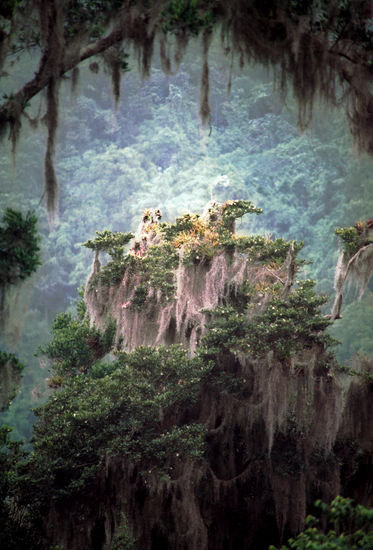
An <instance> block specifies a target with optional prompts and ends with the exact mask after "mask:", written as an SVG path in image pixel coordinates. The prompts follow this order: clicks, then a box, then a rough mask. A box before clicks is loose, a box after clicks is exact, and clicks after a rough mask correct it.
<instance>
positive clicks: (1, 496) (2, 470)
mask: <svg viewBox="0 0 373 550" xmlns="http://www.w3.org/2000/svg"><path fill="white" fill-rule="evenodd" d="M11 431H12V428H10V427H9V426H4V425H3V426H1V427H0V525H1V529H0V547H1V548H3V549H4V550H19V549H20V548H29V549H30V550H36V549H37V548H38V546H37V545H36V542H35V540H33V537H32V530H30V529H28V526H27V525H26V524H25V523H26V522H27V518H26V522H25V521H23V524H22V522H19V521H18V522H17V521H15V518H14V516H13V514H12V511H11V503H10V499H11V497H12V491H13V489H14V486H15V480H16V468H17V464H18V463H20V462H21V461H22V460H23V459H25V457H26V453H25V451H24V450H23V449H22V443H21V442H19V441H18V442H15V441H11V439H10V433H11Z"/></svg>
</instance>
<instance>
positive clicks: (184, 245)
mask: <svg viewBox="0 0 373 550" xmlns="http://www.w3.org/2000/svg"><path fill="white" fill-rule="evenodd" d="M248 213H250V214H252V213H255V214H261V213H262V209H261V208H257V207H255V206H254V205H253V204H252V202H251V201H248V200H242V199H240V200H227V201H225V202H224V204H223V205H222V206H219V205H218V204H216V203H215V204H214V205H212V206H211V207H210V208H209V210H208V216H207V217H206V218H204V217H200V216H199V215H198V214H184V216H182V217H179V218H176V222H175V223H162V224H160V231H161V233H162V235H163V236H164V238H165V239H166V241H168V242H170V244H171V245H172V247H175V248H176V249H182V262H183V263H184V264H185V265H191V264H193V263H200V262H203V261H208V260H211V259H212V258H213V257H214V255H216V254H217V253H219V252H224V251H225V252H233V251H234V250H237V251H238V252H242V253H246V254H248V256H249V258H250V259H252V260H256V261H260V262H267V263H269V262H271V261H274V262H275V261H278V260H282V261H283V260H284V259H285V257H286V255H287V253H288V251H289V249H290V247H291V246H294V247H295V252H296V253H297V252H298V251H299V250H300V249H301V248H302V246H303V245H302V243H299V244H298V243H296V242H295V241H294V242H293V241H292V242H287V241H285V240H284V239H275V240H272V239H270V238H269V237H262V236H260V235H251V236H248V237H243V236H237V235H235V234H234V225H233V224H234V222H235V220H237V219H238V218H241V217H242V216H244V215H245V214H248Z"/></svg>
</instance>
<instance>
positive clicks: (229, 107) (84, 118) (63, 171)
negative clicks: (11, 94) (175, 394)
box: [0, 43, 373, 439]
mask: <svg viewBox="0 0 373 550" xmlns="http://www.w3.org/2000/svg"><path fill="white" fill-rule="evenodd" d="M201 52H202V44H198V43H194V44H191V45H190V46H189V47H188V51H187V54H186V56H185V58H184V61H183V63H182V64H181V66H180V68H179V70H178V71H177V73H176V74H175V75H172V76H165V75H164V74H163V73H162V71H161V69H160V63H159V62H155V63H154V64H153V68H152V70H151V75H150V78H149V79H148V80H146V81H145V82H143V81H142V79H141V75H140V72H139V71H138V70H137V62H136V59H134V58H132V57H130V58H129V65H130V67H131V71H129V72H127V73H125V74H124V76H123V78H122V84H121V100H120V102H119V105H118V108H117V109H115V108H114V100H113V96H112V90H111V82H110V76H109V75H108V74H105V69H104V67H102V66H101V68H100V71H99V73H98V74H94V73H92V72H91V71H90V70H89V67H88V63H87V64H86V65H83V67H82V69H81V71H80V77H79V81H78V83H77V87H76V89H75V90H72V86H71V84H72V83H71V81H70V80H69V79H66V80H65V82H64V83H63V84H62V85H63V94H62V104H61V107H60V126H59V133H58V136H59V139H58V144H57V163H56V164H57V174H58V177H59V183H60V199H59V212H60V214H59V220H58V221H57V222H56V223H55V225H54V226H53V227H52V228H50V227H49V225H48V219H47V215H46V212H45V208H44V205H43V200H42V196H43V185H44V184H43V156H44V151H45V141H46V132H45V129H44V128H43V127H39V128H37V129H31V127H28V125H27V123H26V122H25V123H24V126H23V129H22V133H21V140H20V143H19V145H18V150H17V156H16V163H15V164H14V162H13V159H12V155H11V151H10V149H11V146H10V145H9V147H8V149H7V148H6V147H4V148H3V150H2V152H1V154H0V181H1V188H0V193H1V194H0V202H1V210H4V208H5V207H6V206H9V207H12V208H15V209H17V210H21V211H22V212H24V213H25V212H26V211H27V210H30V209H33V210H35V212H36V214H37V216H38V218H39V231H40V233H41V235H42V241H41V247H42V262H43V265H42V266H41V267H40V268H39V270H38V272H37V273H36V274H35V275H34V276H33V277H32V279H31V281H30V282H27V283H25V284H24V285H23V286H22V288H21V289H20V290H17V289H16V290H15V292H18V295H17V300H18V301H17V303H16V307H15V309H14V316H13V318H12V320H11V322H10V323H9V326H8V330H7V331H6V334H4V335H3V337H2V341H1V342H0V344H1V347H2V348H3V349H6V350H9V351H12V352H15V353H17V355H18V356H19V358H20V360H21V361H22V362H23V363H25V365H26V369H25V371H24V378H23V384H22V387H21V390H20V392H19V394H18V396H17V397H16V398H15V399H14V401H13V403H12V405H11V407H10V408H9V410H8V411H6V412H5V413H2V414H1V415H0V422H2V423H6V424H9V425H11V426H12V427H14V432H13V437H15V438H20V437H22V438H26V439H30V437H31V435H32V423H33V420H34V417H33V413H32V411H31V410H30V407H36V406H37V405H39V404H40V403H41V402H42V401H43V400H45V399H46V396H47V393H48V389H47V386H46V383H45V379H46V378H47V376H48V365H47V364H46V362H45V361H44V360H43V358H42V357H35V355H34V354H35V352H36V351H37V349H38V347H39V346H40V345H43V344H45V343H46V342H47V341H48V339H49V334H50V325H51V323H52V322H53V319H54V317H55V316H56V314H57V313H59V312H61V311H65V310H67V309H69V308H73V307H74V301H75V300H76V299H77V297H78V290H79V289H81V287H82V285H84V283H85V281H86V278H87V276H88V274H89V272H90V266H91V263H92V253H91V252H90V251H88V250H87V249H86V248H83V247H81V246H80V245H81V243H83V242H84V241H86V240H87V239H90V238H93V237H94V233H95V231H96V230H99V231H102V230H103V229H111V230H113V231H123V232H126V231H136V228H137V226H138V224H139V221H140V217H141V214H142V212H143V210H144V209H145V208H148V207H159V208H160V209H161V211H162V214H163V220H165V221H172V220H174V218H175V217H176V216H179V215H181V214H183V213H185V212H187V211H196V212H199V213H201V212H202V210H203V208H204V206H205V204H206V203H207V202H208V201H209V200H211V199H214V200H217V201H219V202H223V201H224V200H227V199H248V200H251V201H252V202H254V204H255V205H256V206H259V207H261V208H262V209H263V214H262V215H261V216H251V217H250V216H246V218H244V219H243V220H242V222H240V223H239V224H238V231H239V232H242V233H255V234H268V235H271V236H273V237H284V238H286V239H296V240H301V241H304V249H303V251H302V253H301V257H302V258H304V259H306V260H309V261H311V262H312V263H309V264H306V265H305V266H304V268H303V273H301V274H300V276H301V277H310V278H313V279H315V280H316V281H317V290H318V291H319V292H321V293H326V294H329V295H330V301H329V306H328V308H329V307H330V306H331V302H332V298H333V276H334V267H335V264H336V261H337V256H338V242H337V239H336V237H335V236H334V229H335V227H337V226H348V225H352V224H354V223H355V222H356V221H358V220H364V219H367V218H371V217H372V211H373V185H372V176H373V159H368V158H365V157H358V156H357V154H356V153H355V152H354V151H353V149H352V140H351V138H350V134H349V130H348V121H347V120H346V116H345V112H344V110H342V109H341V110H338V109H330V108H329V107H328V108H326V107H325V106H324V105H322V104H319V105H316V106H315V110H314V118H313V121H312V124H311V125H310V128H309V130H308V131H307V132H306V133H304V134H301V133H300V132H299V130H298V128H297V105H296V102H295V100H294V99H293V98H292V97H291V94H290V93H288V94H286V96H285V94H284V93H283V92H282V91H280V90H279V89H276V86H274V85H273V80H274V78H273V73H272V72H271V71H270V70H267V69H265V68H264V67H262V66H250V67H244V68H243V69H242V70H241V69H240V68H239V67H237V66H234V67H233V75H232V76H233V78H232V90H231V93H230V95H229V96H228V95H227V86H228V82H229V73H230V58H227V57H226V56H225V55H224V54H223V52H222V51H221V48H220V46H218V45H217V44H215V45H213V47H211V51H210V54H209V61H210V79H211V81H210V106H211V111H212V119H211V126H210V127H209V126H207V127H206V128H203V127H202V126H201V122H200V117H199V92H200V73H201V62H200V59H201ZM33 67H34V60H33V58H32V57H30V56H29V54H25V55H24V57H23V58H22V59H21V60H20V61H19V63H18V66H17V71H16V76H15V77H14V76H13V77H12V83H9V86H10V89H11V88H12V87H13V88H14V78H16V79H17V78H18V76H19V78H20V79H22V80H23V79H24V78H25V75H27V74H28V73H30V74H32V71H33ZM13 74H14V73H13ZM17 75H18V76H17ZM38 109H39V101H38V100H36V101H35V102H34V103H33V104H32V106H31V112H32V110H33V112H34V113H35V114H36V113H37V111H38ZM372 291H373V285H372V283H371V284H370V288H368V289H367V291H366V293H365V295H364V297H363V300H362V301H361V302H357V301H356V300H355V297H356V296H355V294H354V292H353V289H352V290H351V291H350V293H349V295H348V296H347V300H346V301H345V303H344V309H343V310H342V314H343V319H342V320H339V321H337V322H336V323H335V326H334V327H332V328H331V329H330V330H331V332H332V334H333V336H334V337H335V338H337V339H338V340H339V341H340V342H341V344H340V345H339V346H338V347H337V349H336V353H337V357H338V359H339V360H340V361H341V362H347V361H348V360H349V359H350V358H351V357H353V356H354V355H355V354H356V353H360V354H361V355H372V354H373V339H372V338H371V327H372V322H373V294H372ZM328 308H327V309H328Z"/></svg>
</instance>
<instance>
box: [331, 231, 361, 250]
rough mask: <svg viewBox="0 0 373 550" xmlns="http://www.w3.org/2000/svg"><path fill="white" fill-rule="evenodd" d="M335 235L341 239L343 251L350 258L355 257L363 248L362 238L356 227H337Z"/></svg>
mask: <svg viewBox="0 0 373 550" xmlns="http://www.w3.org/2000/svg"><path fill="white" fill-rule="evenodd" d="M335 234H336V235H337V236H338V237H339V238H340V239H341V241H342V244H343V250H344V252H345V253H346V254H347V255H348V256H353V255H354V254H356V252H357V251H358V250H359V248H360V247H361V242H360V236H359V233H358V231H357V229H356V227H337V228H336V229H335Z"/></svg>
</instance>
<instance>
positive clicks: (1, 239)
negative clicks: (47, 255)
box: [0, 208, 41, 285]
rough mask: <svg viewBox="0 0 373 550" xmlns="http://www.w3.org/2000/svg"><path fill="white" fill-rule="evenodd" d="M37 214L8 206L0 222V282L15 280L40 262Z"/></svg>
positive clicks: (4, 283)
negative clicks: (0, 223) (23, 212)
mask: <svg viewBox="0 0 373 550" xmlns="http://www.w3.org/2000/svg"><path fill="white" fill-rule="evenodd" d="M36 224H37V217H36V216H35V214H34V213H33V212H28V213H27V214H26V216H23V214H22V213H21V212H19V211H17V210H13V209H12V208H7V209H6V210H5V213H4V215H3V218H2V225H0V285H7V284H15V283H16V282H17V281H19V280H23V279H26V278H27V277H29V276H30V275H31V274H32V273H34V272H35V271H36V269H37V267H38V265H40V264H41V262H40V254H39V251H40V248H39V240H40V237H39V236H38V235H37V229H36Z"/></svg>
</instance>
